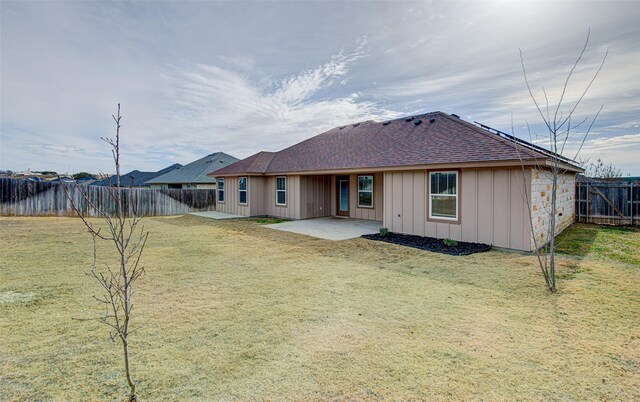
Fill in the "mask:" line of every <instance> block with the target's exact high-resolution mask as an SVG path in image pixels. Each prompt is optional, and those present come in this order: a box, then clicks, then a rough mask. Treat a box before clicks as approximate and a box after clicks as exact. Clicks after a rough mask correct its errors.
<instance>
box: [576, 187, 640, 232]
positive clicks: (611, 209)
mask: <svg viewBox="0 0 640 402" xmlns="http://www.w3.org/2000/svg"><path fill="white" fill-rule="evenodd" d="M576 220H577V221H578V222H583V223H596V224H606V225H634V226H640V182H637V181H636V182H615V183H608V182H597V181H578V182H577V183H576Z"/></svg>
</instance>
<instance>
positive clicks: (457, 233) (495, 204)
mask: <svg viewBox="0 0 640 402" xmlns="http://www.w3.org/2000/svg"><path fill="white" fill-rule="evenodd" d="M526 174H527V182H529V180H530V179H529V178H530V172H527V173H526ZM384 183H385V185H384V187H385V191H384V192H383V194H384V201H383V202H384V205H385V207H386V209H385V211H384V223H383V224H384V226H386V227H388V228H389V230H391V231H393V232H398V233H408V234H416V235H420V236H430V237H436V238H441V239H444V238H450V239H454V240H461V241H468V242H480V243H487V244H491V245H494V246H498V247H505V248H512V249H518V250H527V251H528V250H530V245H529V238H530V237H529V236H530V227H529V222H528V213H527V207H526V201H525V197H524V192H523V189H524V188H528V186H525V184H524V181H523V179H522V171H521V169H520V168H517V169H492V170H462V171H461V172H460V176H459V203H460V220H459V222H457V223H449V222H440V221H431V220H428V219H427V218H426V216H427V207H428V205H427V172H426V171H404V172H386V173H385V174H384Z"/></svg>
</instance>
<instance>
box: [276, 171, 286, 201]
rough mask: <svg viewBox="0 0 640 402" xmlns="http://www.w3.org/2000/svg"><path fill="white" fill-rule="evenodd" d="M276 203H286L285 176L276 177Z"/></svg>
mask: <svg viewBox="0 0 640 402" xmlns="http://www.w3.org/2000/svg"><path fill="white" fill-rule="evenodd" d="M276 205H287V177H286V176H278V177H276Z"/></svg>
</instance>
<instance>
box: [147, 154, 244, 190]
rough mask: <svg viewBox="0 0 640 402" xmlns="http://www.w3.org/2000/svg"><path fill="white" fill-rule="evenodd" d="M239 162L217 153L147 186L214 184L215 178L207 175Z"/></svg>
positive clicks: (152, 181)
mask: <svg viewBox="0 0 640 402" xmlns="http://www.w3.org/2000/svg"><path fill="white" fill-rule="evenodd" d="M238 160H239V159H238V158H234V157H233V156H231V155H227V154H225V153H224V152H215V153H212V154H210V155H207V156H205V157H204V158H200V159H198V160H197V161H193V162H191V163H189V164H187V165H184V166H182V167H181V168H180V169H176V170H173V171H171V172H169V173H166V174H163V175H161V176H158V177H155V178H153V179H151V180H148V181H147V184H174V183H175V184H178V183H186V184H190V183H213V178H211V177H209V176H207V173H211V172H213V171H214V170H217V169H219V168H221V167H225V166H228V165H230V164H232V163H234V162H237V161H238Z"/></svg>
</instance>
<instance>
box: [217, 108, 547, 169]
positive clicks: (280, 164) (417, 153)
mask: <svg viewBox="0 0 640 402" xmlns="http://www.w3.org/2000/svg"><path fill="white" fill-rule="evenodd" d="M418 120H419V121H420V123H419V124H415V123H416V122H417V121H418ZM267 155H268V156H267ZM520 158H522V159H525V160H530V159H546V158H547V156H546V155H544V154H543V153H541V152H538V151H535V150H533V149H528V148H525V147H522V146H517V147H516V145H515V144H514V143H513V142H512V141H510V140H508V139H505V138H502V137H500V136H498V135H496V134H493V133H491V132H489V131H487V130H485V129H482V128H480V127H477V126H475V125H473V124H471V123H468V122H466V121H464V120H462V119H460V118H457V117H452V116H449V115H447V114H445V113H442V112H433V113H427V114H423V115H419V116H415V117H413V118H401V119H396V120H391V121H389V122H384V123H378V122H373V121H367V122H363V123H357V124H350V125H348V126H344V127H337V128H334V129H332V130H329V131H327V132H325V133H322V134H319V135H317V136H315V137H312V138H309V139H308V140H305V141H302V142H300V143H298V144H295V145H293V146H290V147H289V148H286V149H283V150H282V151H279V152H276V153H266V152H261V153H258V154H256V155H253V156H250V157H249V158H247V159H244V160H242V161H239V162H236V163H234V164H231V165H229V166H227V167H225V168H222V169H219V170H217V171H215V172H214V173H213V174H212V175H217V176H220V175H225V174H240V173H287V172H304V171H316V170H336V169H361V168H365V169H366V168H380V167H400V166H412V165H429V164H441V163H464V162H493V161H513V160H519V159H520ZM258 161H259V162H258ZM248 169H252V170H248Z"/></svg>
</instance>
